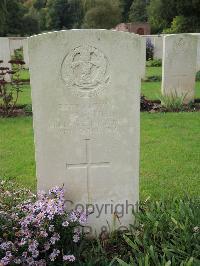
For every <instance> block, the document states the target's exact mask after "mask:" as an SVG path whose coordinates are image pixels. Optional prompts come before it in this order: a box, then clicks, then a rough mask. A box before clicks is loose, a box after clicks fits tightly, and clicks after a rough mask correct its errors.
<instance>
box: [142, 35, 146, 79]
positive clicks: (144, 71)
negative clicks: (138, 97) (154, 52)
mask: <svg viewBox="0 0 200 266" xmlns="http://www.w3.org/2000/svg"><path fill="white" fill-rule="evenodd" d="M145 75H146V39H145V38H141V77H142V79H145Z"/></svg>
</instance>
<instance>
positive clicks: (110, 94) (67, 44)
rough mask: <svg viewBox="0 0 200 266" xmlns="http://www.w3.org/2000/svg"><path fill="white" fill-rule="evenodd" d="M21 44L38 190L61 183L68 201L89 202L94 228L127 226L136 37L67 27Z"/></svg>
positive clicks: (135, 153) (133, 169)
mask: <svg viewBox="0 0 200 266" xmlns="http://www.w3.org/2000/svg"><path fill="white" fill-rule="evenodd" d="M28 42H29V59H30V74H31V87H32V102H33V117H34V134H35V148H36V162H37V163H36V165H37V180H38V189H44V190H47V189H49V188H50V187H52V186H55V185H62V184H65V188H66V190H67V198H68V199H70V200H72V201H73V203H74V205H73V206H77V204H81V205H86V204H93V205H94V206H95V208H94V213H93V214H91V215H89V218H88V224H89V225H91V226H92V228H93V229H96V230H97V232H100V231H101V230H102V229H103V228H104V227H103V226H107V223H109V225H110V227H111V229H113V226H114V225H115V226H116V227H119V226H122V225H126V226H127V225H129V224H130V223H131V222H132V219H133V217H132V211H131V206H130V204H136V203H137V201H138V176H139V124H140V123H139V120H140V112H139V111H140V85H141V80H140V78H141V70H140V67H138V66H140V61H141V58H140V49H141V39H140V37H139V36H137V35H134V34H130V33H124V32H116V31H106V30H72V31H60V32H53V33H47V34H41V35H38V36H34V37H31V38H29V40H28ZM106 204H107V205H106ZM81 205H79V206H81ZM106 206H107V207H106ZM105 207H106V208H105ZM97 208H99V209H100V208H103V209H102V210H101V214H99V212H98V211H97ZM115 212H116V213H115ZM122 213H123V214H122ZM121 216H122V217H121ZM102 227H103V228H102Z"/></svg>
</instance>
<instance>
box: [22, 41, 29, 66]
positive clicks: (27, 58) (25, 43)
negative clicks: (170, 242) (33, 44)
mask: <svg viewBox="0 0 200 266" xmlns="http://www.w3.org/2000/svg"><path fill="white" fill-rule="evenodd" d="M22 44H23V55H24V62H25V68H29V54H28V39H24V40H23V41H22Z"/></svg>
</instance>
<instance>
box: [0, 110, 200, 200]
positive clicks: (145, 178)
mask: <svg viewBox="0 0 200 266" xmlns="http://www.w3.org/2000/svg"><path fill="white" fill-rule="evenodd" d="M199 125H200V114H199V113H166V114H164V113H157V114H149V113H142V114H141V162H140V197H141V199H145V198H146V197H148V196H151V197H152V198H154V199H158V198H162V197H163V198H166V197H170V196H175V195H176V196H180V197H181V196H182V195H183V194H184V193H188V194H190V195H198V194H199V190H200V183H199V178H200V163H199V162H200V141H199ZM0 140H1V141H0V176H6V177H16V179H17V181H18V182H20V183H21V184H24V185H26V186H29V187H31V188H32V189H35V187H36V179H35V162H34V145H33V130H32V118H31V117H27V118H9V119H8V118H7V119H0Z"/></svg>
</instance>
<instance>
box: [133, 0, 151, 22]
mask: <svg viewBox="0 0 200 266" xmlns="http://www.w3.org/2000/svg"><path fill="white" fill-rule="evenodd" d="M147 19H148V17H147V3H146V0H134V1H133V3H132V5H131V7H130V11H129V21H130V22H134V21H136V22H146V21H147Z"/></svg>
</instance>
